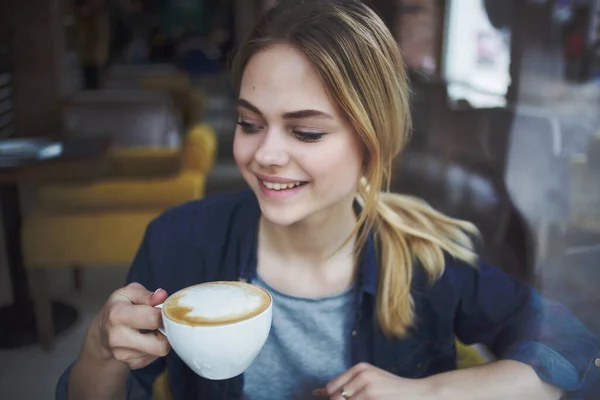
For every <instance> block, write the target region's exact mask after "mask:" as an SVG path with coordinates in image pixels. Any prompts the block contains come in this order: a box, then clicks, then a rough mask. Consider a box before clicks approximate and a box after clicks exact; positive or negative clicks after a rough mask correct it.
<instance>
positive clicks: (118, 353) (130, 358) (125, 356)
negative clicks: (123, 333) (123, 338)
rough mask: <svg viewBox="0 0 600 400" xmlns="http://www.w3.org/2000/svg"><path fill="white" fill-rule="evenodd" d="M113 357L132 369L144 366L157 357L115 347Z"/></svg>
mask: <svg viewBox="0 0 600 400" xmlns="http://www.w3.org/2000/svg"><path fill="white" fill-rule="evenodd" d="M114 357H115V359H116V360H118V361H121V362H122V363H125V364H127V365H128V366H129V368H130V369H132V370H135V369H140V368H144V367H145V366H147V365H148V364H150V363H152V362H153V361H154V360H156V359H157V358H158V357H157V356H152V355H148V354H144V353H140V352H139V351H135V350H131V349H115V351H114Z"/></svg>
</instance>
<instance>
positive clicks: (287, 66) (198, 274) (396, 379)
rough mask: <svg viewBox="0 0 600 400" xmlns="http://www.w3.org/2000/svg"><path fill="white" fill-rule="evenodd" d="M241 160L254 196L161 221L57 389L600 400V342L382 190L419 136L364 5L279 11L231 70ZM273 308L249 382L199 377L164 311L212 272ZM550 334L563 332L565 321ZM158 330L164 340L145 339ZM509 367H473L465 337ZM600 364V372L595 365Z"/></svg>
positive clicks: (207, 203)
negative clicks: (160, 384)
mask: <svg viewBox="0 0 600 400" xmlns="http://www.w3.org/2000/svg"><path fill="white" fill-rule="evenodd" d="M233 75H234V82H235V85H236V87H237V89H238V90H239V100H238V113H239V116H238V121H237V123H238V125H239V126H238V128H237V131H236V135H235V142H234V154H235V158H236V161H237V163H238V166H239V168H240V169H241V171H242V173H243V175H244V177H245V179H246V181H247V182H248V184H249V185H250V187H251V189H252V190H251V191H245V192H241V193H232V194H225V195H219V196H216V197H211V198H207V199H204V200H201V201H196V202H192V203H189V204H185V205H182V206H180V207H177V208H175V209H172V210H169V211H167V212H166V213H165V214H164V215H162V216H160V217H159V218H157V219H156V220H155V221H153V222H152V223H151V224H150V225H149V227H148V229H147V232H146V235H145V238H144V240H143V243H142V245H141V248H140V250H139V252H138V254H137V256H136V258H135V260H134V262H133V265H132V267H131V270H130V273H129V277H128V282H130V283H129V285H128V286H126V287H124V288H122V289H119V290H117V291H116V292H114V293H113V294H112V296H111V297H110V298H109V300H108V302H107V303H106V305H105V306H104V308H103V309H102V311H101V312H100V314H99V315H98V317H97V318H96V319H95V320H94V322H93V323H92V325H91V326H90V328H89V331H88V334H87V337H86V339H85V342H84V345H83V348H82V351H81V355H80V357H79V359H78V360H77V362H76V363H75V364H74V365H73V367H72V368H71V370H70V371H68V372H67V373H66V374H65V375H64V376H63V379H62V381H61V383H60V384H59V389H60V390H65V388H66V387H67V386H68V393H69V397H68V398H69V399H87V398H99V399H101V398H102V399H104V398H106V399H116V398H130V399H131V398H138V397H136V396H138V395H139V396H140V397H139V398H150V395H151V391H152V383H153V381H154V379H155V378H156V377H157V376H158V375H159V374H160V373H161V372H162V371H164V370H165V368H166V369H167V370H168V372H169V376H170V386H171V390H172V391H173V396H174V398H175V399H193V398H194V399H195V398H198V399H239V398H240V397H243V398H248V399H289V398H291V399H309V398H314V397H313V396H324V397H325V398H330V399H336V400H337V399H343V398H346V399H353V400H357V399H378V400H383V399H398V398H402V399H415V400H416V399H419V400H423V399H437V398H443V399H453V398H457V399H465V398H476V399H484V398H485V399H496V398H497V399H502V400H505V399H558V398H559V397H560V396H561V394H562V393H563V392H568V393H569V394H571V395H573V396H574V397H573V398H580V397H582V396H584V395H586V394H588V393H591V391H593V390H594V389H593V386H594V385H595V384H596V383H597V379H596V378H597V377H598V374H599V372H600V368H598V367H596V366H595V365H594V362H595V360H596V359H597V358H598V357H600V340H598V338H596V337H594V336H593V335H592V334H591V333H590V332H589V331H588V330H586V328H584V327H583V326H582V325H581V324H580V323H579V322H577V320H576V319H575V318H574V317H573V316H572V315H571V314H569V313H567V312H566V311H564V310H563V309H562V308H560V307H558V306H555V305H552V304H550V303H547V302H543V301H542V300H541V299H540V297H539V295H538V294H537V293H535V292H534V291H533V290H532V289H531V288H529V287H528V286H526V285H524V284H522V283H520V282H517V281H515V280H513V279H511V278H509V277H508V276H506V275H505V274H503V273H502V272H500V271H499V270H497V269H495V268H493V267H491V266H487V265H485V264H484V263H482V262H479V261H477V259H476V256H475V254H474V253H473V250H472V249H473V246H472V244H471V241H470V239H469V235H470V234H471V233H474V232H475V229H474V227H473V226H472V225H471V224H469V223H466V222H462V221H457V220H454V219H451V218H448V217H446V216H444V215H442V214H440V213H438V212H436V211H434V210H432V209H431V208H429V207H427V206H426V205H424V204H423V203H422V202H420V201H418V200H416V199H412V198H409V197H406V196H399V195H395V194H390V193H384V192H380V191H379V188H381V187H382V186H383V185H384V184H385V182H386V181H387V180H388V179H389V175H390V167H391V163H392V159H393V158H394V156H395V155H396V154H397V153H398V152H399V151H400V150H401V148H402V147H403V145H404V143H405V142H406V140H407V133H408V131H409V127H410V123H409V122H410V118H409V106H408V88H407V82H406V79H405V75H404V68H403V64H402V60H401V57H400V54H399V51H398V49H397V45H396V43H395V41H394V39H393V37H392V36H391V35H390V33H389V31H388V30H387V29H386V28H385V26H384V24H383V23H382V21H381V20H380V19H379V18H378V17H377V16H376V15H375V14H374V13H373V12H372V11H371V10H370V9H368V8H367V7H366V6H365V5H363V4H362V3H361V2H360V1H359V0H328V1H323V0H304V1H291V0H289V1H281V2H279V3H277V5H275V6H274V7H273V8H272V9H271V10H270V11H268V12H267V13H266V15H265V16H264V17H263V19H262V20H261V21H260V22H259V24H258V25H257V27H256V28H255V29H254V31H253V32H252V33H251V35H250V37H249V39H248V40H247V41H246V42H245V43H243V44H242V45H241V47H240V48H239V51H238V53H237V57H236V58H235V60H234V68H233ZM236 279H244V280H247V281H252V282H254V283H256V284H259V285H262V286H264V287H266V288H268V289H269V290H270V291H271V293H272V294H273V296H274V298H275V301H274V305H275V307H276V308H275V310H274V320H273V326H272V330H271V334H270V336H269V339H268V340H267V343H266V344H265V347H264V348H263V350H262V351H261V353H260V354H259V356H258V357H257V359H256V361H255V362H254V363H253V364H252V366H251V367H250V368H249V369H248V371H247V372H246V373H244V374H243V375H242V376H238V377H235V378H233V379H230V380H225V381H208V380H204V379H202V378H200V377H198V376H196V375H195V374H194V373H193V372H192V371H191V370H190V369H188V368H187V367H186V366H185V365H184V364H183V362H182V361H181V360H180V359H179V358H178V356H177V355H176V354H175V353H174V352H169V346H168V343H167V341H166V339H165V338H164V337H163V336H162V335H160V334H158V333H156V332H155V331H154V330H156V329H157V328H158V327H159V324H160V314H159V312H158V311H157V310H156V309H154V308H153V307H152V305H155V304H158V303H161V302H163V301H164V300H165V298H166V297H167V293H173V292H174V291H176V290H178V289H180V288H183V287H186V286H189V285H192V284H195V283H199V282H205V281H212V280H236ZM551 324H552V325H551ZM140 330H144V331H143V332H146V331H147V330H151V331H152V333H141V332H140ZM456 336H457V337H458V338H459V339H461V340H462V341H463V342H465V343H469V344H470V343H477V342H479V343H484V344H486V345H487V346H488V347H489V348H490V349H491V350H492V351H494V352H495V353H496V354H497V355H498V357H499V358H500V360H499V361H496V362H492V363H489V364H486V365H483V366H480V367H476V368H471V369H464V370H456V351H455V337H456ZM596 362H597V363H598V364H599V365H600V360H597V361H596Z"/></svg>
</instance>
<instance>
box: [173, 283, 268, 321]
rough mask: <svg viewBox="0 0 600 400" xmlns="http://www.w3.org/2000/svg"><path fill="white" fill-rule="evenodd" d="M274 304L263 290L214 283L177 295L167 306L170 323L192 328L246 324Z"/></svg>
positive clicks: (195, 287)
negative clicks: (187, 325) (188, 325)
mask: <svg viewBox="0 0 600 400" xmlns="http://www.w3.org/2000/svg"><path fill="white" fill-rule="evenodd" d="M270 302H271V299H270V296H269V295H268V294H267V292H266V291H264V290H263V289H261V288H259V287H256V286H253V285H250V284H247V283H242V282H211V283H205V284H201V285H196V286H192V287H189V288H186V289H184V290H182V291H180V292H178V293H175V294H174V295H173V296H171V298H169V300H167V303H166V304H165V307H164V309H165V314H166V315H167V317H169V318H170V319H172V320H174V321H176V322H181V323H186V324H191V325H219V324H228V323H234V322H239V321H243V320H245V319H249V318H252V317H254V316H256V315H258V314H260V313H261V312H263V311H265V310H266V309H267V308H268V307H269V304H270Z"/></svg>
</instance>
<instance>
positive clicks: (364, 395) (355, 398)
mask: <svg viewBox="0 0 600 400" xmlns="http://www.w3.org/2000/svg"><path fill="white" fill-rule="evenodd" d="M351 399H352V400H369V399H370V397H369V391H368V388H367V386H363V387H362V388H360V389H359V390H358V392H354V393H353V394H352V397H351Z"/></svg>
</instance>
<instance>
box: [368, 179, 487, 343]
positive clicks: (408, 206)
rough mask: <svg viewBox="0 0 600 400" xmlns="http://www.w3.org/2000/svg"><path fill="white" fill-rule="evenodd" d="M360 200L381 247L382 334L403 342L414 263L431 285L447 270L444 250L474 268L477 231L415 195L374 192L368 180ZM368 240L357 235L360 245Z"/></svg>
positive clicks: (410, 312) (379, 303)
mask: <svg viewBox="0 0 600 400" xmlns="http://www.w3.org/2000/svg"><path fill="white" fill-rule="evenodd" d="M357 199H358V201H359V203H361V204H362V205H363V211H364V214H363V215H364V220H365V222H366V223H367V225H371V227H372V229H373V231H374V232H375V234H376V235H377V240H378V241H379V245H380V254H379V281H378V290H377V310H376V315H377V320H378V322H379V325H380V327H381V329H382V331H383V332H384V334H386V335H387V336H390V337H398V338H400V337H403V336H406V334H407V333H408V330H409V328H410V327H411V326H412V325H413V322H414V302H413V298H412V295H411V282H412V272H413V270H412V268H413V263H414V261H419V262H420V264H421V266H422V267H423V268H424V269H425V271H426V272H427V275H428V276H429V281H430V282H431V283H433V282H435V280H436V279H438V278H439V277H440V276H441V275H442V274H443V272H444V252H447V253H448V254H450V255H451V256H453V257H455V258H457V259H459V260H462V261H465V262H467V263H470V264H473V265H475V262H476V254H475V252H474V250H473V242H472V240H471V238H470V237H469V234H473V235H477V234H478V230H477V228H476V227H475V225H473V224H472V223H470V222H466V221H462V220H458V219H454V218H450V217H448V216H446V215H444V214H442V213H440V212H438V211H436V210H434V209H433V208H432V207H430V206H429V205H427V204H426V203H425V202H424V201H422V200H420V199H417V198H415V197H412V196H407V195H400V194H395V193H389V192H379V193H377V194H374V193H372V192H371V191H370V189H369V187H368V186H367V185H365V184H364V181H363V182H362V183H361V186H360V189H359V194H358V198H357ZM365 214H366V215H365ZM369 214H370V215H371V216H369ZM359 222H360V220H359ZM364 240H365V238H364V237H362V238H361V237H359V240H357V242H358V243H364Z"/></svg>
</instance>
